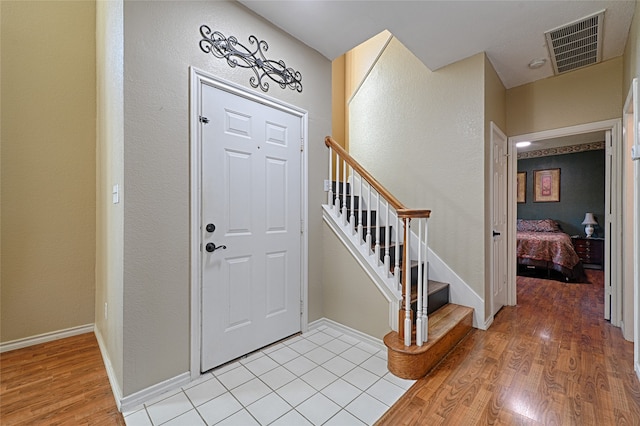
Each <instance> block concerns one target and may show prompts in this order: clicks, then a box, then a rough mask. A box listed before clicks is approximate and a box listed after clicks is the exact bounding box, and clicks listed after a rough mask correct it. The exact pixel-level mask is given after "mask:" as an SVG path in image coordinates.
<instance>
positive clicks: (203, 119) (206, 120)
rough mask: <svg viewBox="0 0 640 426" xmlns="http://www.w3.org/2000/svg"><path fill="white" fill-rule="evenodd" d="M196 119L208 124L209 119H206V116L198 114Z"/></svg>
mask: <svg viewBox="0 0 640 426" xmlns="http://www.w3.org/2000/svg"><path fill="white" fill-rule="evenodd" d="M198 120H199V121H200V122H201V123H204V124H208V123H209V119H208V118H207V117H203V116H199V117H198Z"/></svg>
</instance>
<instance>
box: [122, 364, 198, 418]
mask: <svg viewBox="0 0 640 426" xmlns="http://www.w3.org/2000/svg"><path fill="white" fill-rule="evenodd" d="M190 382H191V374H190V373H189V372H188V371H185V372H184V373H182V374H178V375H177V376H174V377H171V378H169V379H167V380H164V381H162V382H160V383H156V384H155V385H152V386H149V387H148V388H144V389H141V390H139V391H138V392H135V393H132V394H131V395H129V396H125V397H124V398H122V399H121V400H120V412H126V411H131V410H133V409H134V408H136V407H137V406H139V405H140V404H142V403H144V402H145V401H150V400H151V399H153V398H155V397H158V396H160V395H162V394H163V393H165V392H169V391H172V390H175V389H177V388H179V387H181V386H184V385H187V384H189V383H190Z"/></svg>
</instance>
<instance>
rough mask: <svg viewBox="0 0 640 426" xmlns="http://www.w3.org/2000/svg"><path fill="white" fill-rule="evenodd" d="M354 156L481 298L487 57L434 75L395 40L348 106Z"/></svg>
mask: <svg viewBox="0 0 640 426" xmlns="http://www.w3.org/2000/svg"><path fill="white" fill-rule="evenodd" d="M350 117H351V123H350V125H349V127H350V151H351V153H352V155H353V156H354V157H355V158H356V159H357V160H358V161H359V162H360V163H361V164H362V165H363V166H364V167H365V168H367V169H368V170H369V171H370V172H371V173H372V174H373V175H374V176H376V179H378V180H379V181H380V182H381V183H382V184H383V185H384V186H385V187H387V189H389V190H390V191H391V192H392V193H393V194H394V195H395V196H396V197H397V198H398V199H399V200H400V201H401V202H403V203H404V204H405V205H406V206H407V207H409V208H426V209H431V210H432V218H431V219H430V221H429V245H430V247H431V248H432V249H433V250H434V251H435V252H436V253H437V254H438V256H440V258H442V259H443V260H444V261H445V262H446V263H447V264H448V265H449V266H450V267H451V268H452V269H453V270H454V271H456V273H457V274H458V275H459V276H460V277H461V278H462V279H463V280H464V281H465V282H467V284H468V285H469V286H471V287H472V288H473V290H474V291H475V292H476V293H477V294H479V295H482V294H484V279H485V278H484V274H485V258H484V254H485V252H484V245H485V243H484V237H485V235H484V220H485V219H484V215H485V212H484V210H485V144H484V55H483V54H478V55H475V56H473V57H471V58H468V59H465V60H463V61H460V62H458V63H456V64H453V65H450V66H448V67H445V68H442V69H440V70H438V71H436V72H431V71H429V70H428V69H427V68H426V67H425V66H424V65H423V64H422V63H421V62H420V61H418V60H417V59H416V57H415V56H413V54H411V52H409V51H408V50H407V49H406V48H405V47H404V46H403V45H402V44H401V43H400V42H399V41H398V40H397V39H393V40H392V41H391V43H390V44H389V46H388V47H387V49H386V50H385V51H384V52H383V53H382V55H381V57H380V59H379V60H378V62H377V64H376V65H375V66H374V68H373V69H372V70H371V73H370V74H369V76H368V77H367V79H366V80H365V82H364V83H363V84H362V86H361V87H360V90H359V91H358V92H357V94H356V96H355V97H354V98H353V100H352V101H351V105H350Z"/></svg>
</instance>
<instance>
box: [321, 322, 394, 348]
mask: <svg viewBox="0 0 640 426" xmlns="http://www.w3.org/2000/svg"><path fill="white" fill-rule="evenodd" d="M323 326H326V327H331V328H334V329H337V330H340V331H341V332H342V333H344V334H346V335H347V336H351V337H353V338H356V339H358V340H361V341H363V342H365V343H368V344H370V345H372V346H375V347H376V348H378V349H381V350H386V349H387V347H386V346H385V345H384V343H383V342H382V340H380V339H378V338H375V337H373V336H369V335H368V334H366V333H363V332H361V331H358V330H356V329H353V328H351V327H347V326H346V325H343V324H340V323H338V322H335V321H333V320H330V319H329V318H320V319H319V320H316V321H313V322H312V323H310V324H309V330H314V329H317V328H321V327H323Z"/></svg>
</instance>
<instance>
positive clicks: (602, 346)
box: [378, 270, 640, 425]
mask: <svg viewBox="0 0 640 426" xmlns="http://www.w3.org/2000/svg"><path fill="white" fill-rule="evenodd" d="M587 275H588V279H589V282H590V283H589V284H565V283H563V282H560V281H555V280H546V279H538V278H532V277H518V305H517V306H507V307H504V308H503V309H502V310H501V311H500V312H498V314H497V315H496V318H495V320H494V322H493V324H492V325H491V327H490V328H489V330H487V331H482V330H477V329H476V330H473V331H472V332H471V333H470V334H469V336H467V338H466V339H465V340H464V341H463V342H462V343H461V344H460V345H459V346H458V347H456V349H454V351H453V352H452V353H451V354H450V355H449V356H448V357H447V358H446V359H445V360H444V361H443V362H442V364H440V365H439V366H438V367H436V369H435V370H434V371H433V372H432V373H431V374H430V375H428V376H427V377H426V378H424V379H421V380H419V381H418V382H417V383H416V384H415V385H414V386H413V387H412V388H411V389H410V390H409V391H408V392H407V393H406V394H405V396H404V397H403V398H401V399H400V400H399V401H398V403H397V404H396V405H395V406H394V407H393V408H392V409H391V410H390V411H389V412H388V413H387V414H386V415H385V416H384V417H383V418H382V419H381V420H380V421H379V422H378V424H380V425H395V424H400V423H401V424H407V425H409V424H415V425H417V424H482V425H484V424H546V425H548V424H558V425H565V424H567V425H568V424H581V425H618V424H640V384H639V383H638V379H637V377H636V375H635V373H634V371H633V343H632V342H627V341H625V340H624V339H623V337H622V333H621V332H620V329H618V328H616V327H612V326H611V325H610V324H609V322H608V321H606V320H604V319H603V312H604V307H603V298H604V295H603V292H604V289H603V279H602V272H600V271H592V270H588V271H587Z"/></svg>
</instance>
